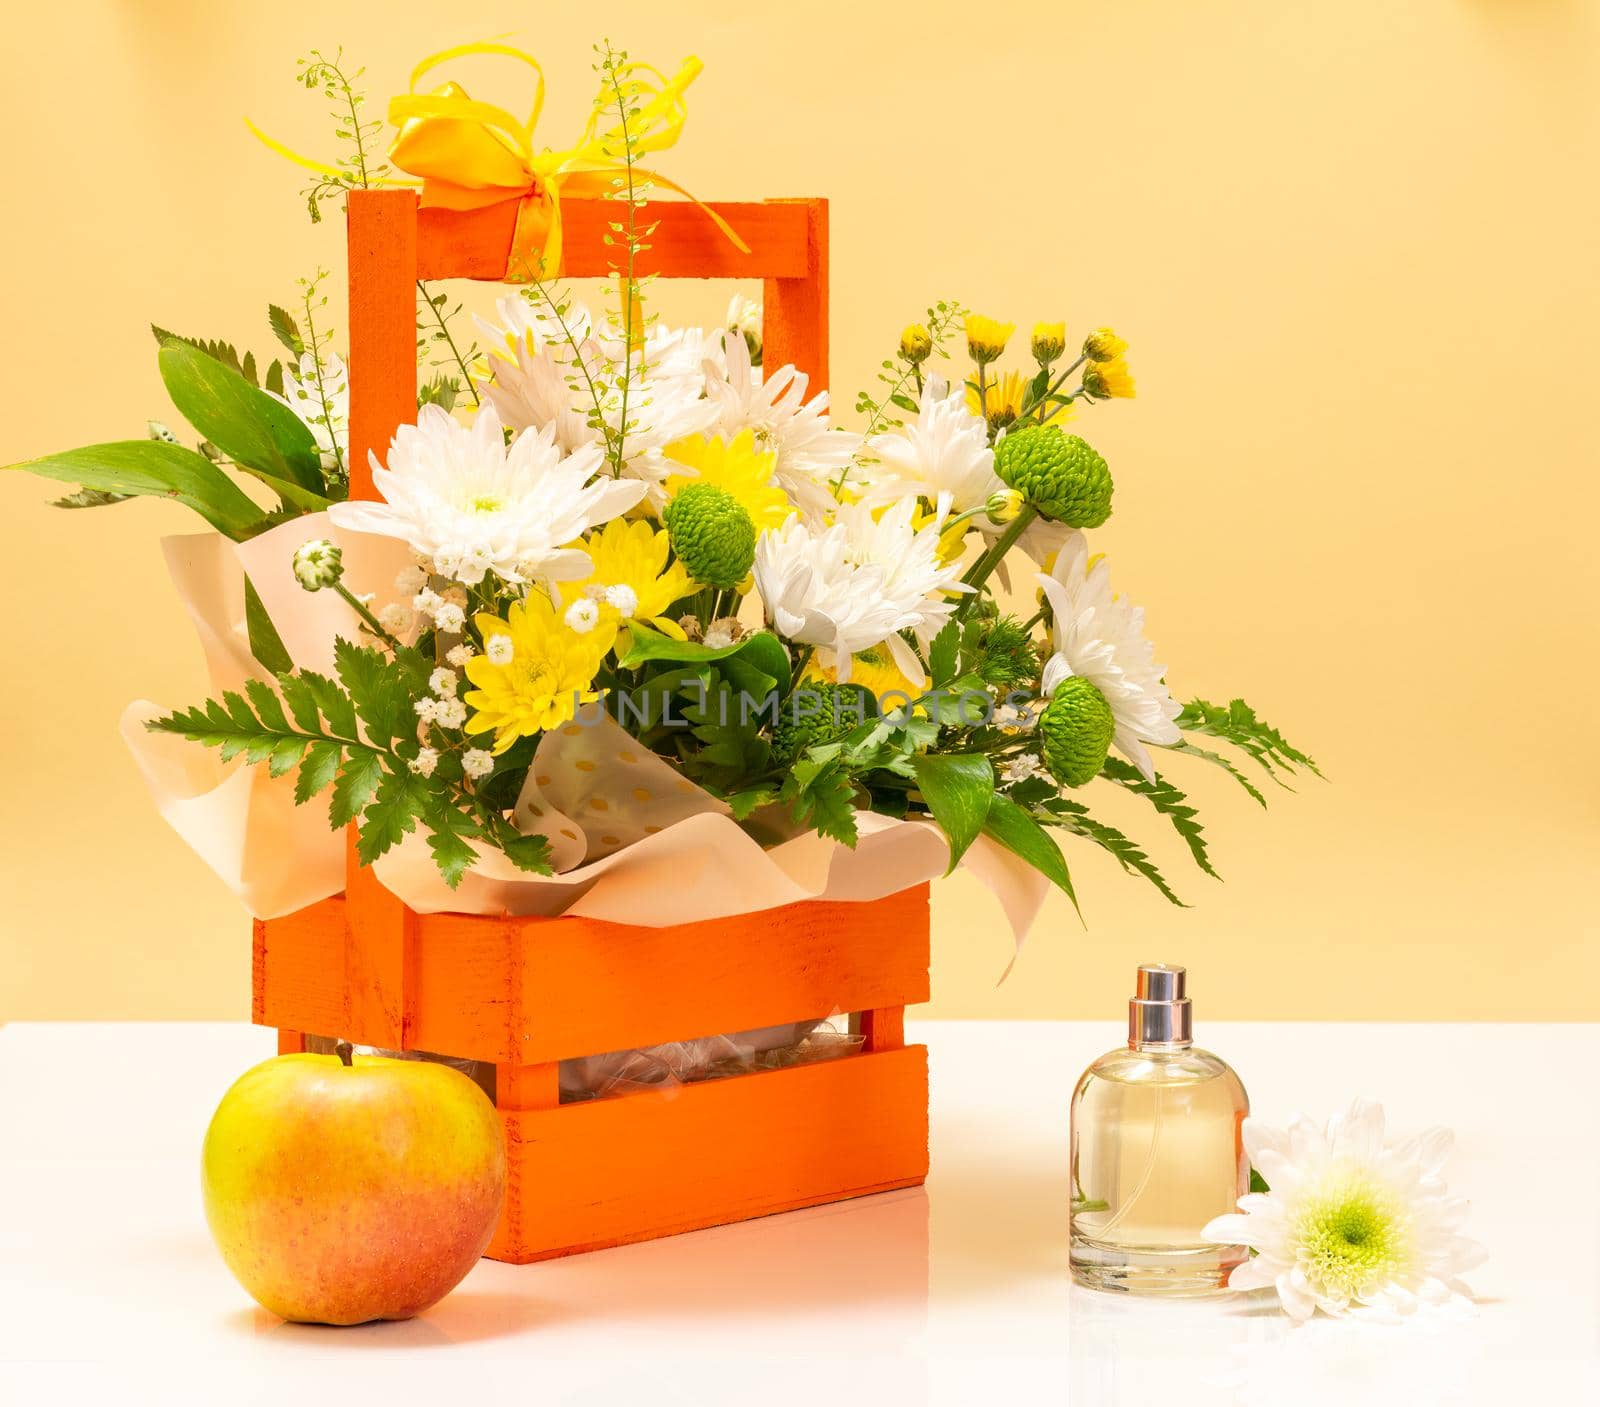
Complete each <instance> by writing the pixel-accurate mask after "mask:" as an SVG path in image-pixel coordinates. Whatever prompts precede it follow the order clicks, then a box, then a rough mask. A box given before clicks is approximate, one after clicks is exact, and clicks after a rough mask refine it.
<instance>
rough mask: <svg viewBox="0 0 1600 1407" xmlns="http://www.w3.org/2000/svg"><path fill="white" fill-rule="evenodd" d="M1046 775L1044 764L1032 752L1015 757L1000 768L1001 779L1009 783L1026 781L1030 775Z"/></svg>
mask: <svg viewBox="0 0 1600 1407" xmlns="http://www.w3.org/2000/svg"><path fill="white" fill-rule="evenodd" d="M1044 775H1045V770H1044V765H1043V764H1042V763H1041V762H1040V761H1039V759H1038V758H1037V757H1035V756H1034V755H1033V754H1032V753H1031V752H1025V753H1023V754H1022V755H1021V756H1020V757H1013V758H1012V759H1011V760H1010V761H1009V762H1007V763H1005V764H1004V765H1003V766H1002V767H1001V768H1000V780H1001V781H1002V782H1008V783H1016V782H1025V781H1027V780H1028V778H1029V777H1040V776H1044Z"/></svg>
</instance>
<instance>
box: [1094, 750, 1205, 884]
mask: <svg viewBox="0 0 1600 1407" xmlns="http://www.w3.org/2000/svg"><path fill="white" fill-rule="evenodd" d="M1100 770H1101V773H1102V775H1104V776H1106V777H1109V778H1110V779H1111V780H1112V781H1113V782H1115V783H1116V784H1117V785H1118V786H1120V787H1125V788H1126V789H1127V790H1129V791H1131V792H1134V793H1135V794H1136V795H1138V796H1142V797H1144V798H1145V800H1146V801H1148V802H1149V803H1150V804H1151V805H1152V806H1154V807H1155V808H1156V810H1157V811H1159V812H1160V813H1161V814H1162V815H1163V816H1165V817H1167V818H1168V820H1170V821H1171V822H1172V828H1173V829H1174V830H1175V831H1177V832H1178V834H1179V835H1181V836H1182V837H1183V843H1184V844H1185V845H1187V846H1188V847H1189V853H1190V854H1191V855H1193V856H1194V862H1195V864H1197V865H1199V866H1200V868H1201V869H1203V870H1204V871H1205V872H1206V873H1207V874H1208V875H1210V876H1211V877H1212V879H1221V878H1222V876H1221V875H1219V874H1218V873H1217V872H1216V870H1214V869H1212V867H1211V859H1210V857H1209V856H1208V855H1207V853H1206V838H1205V833H1204V832H1203V831H1202V829H1201V827H1200V822H1199V821H1197V820H1196V819H1195V817H1196V815H1197V814H1198V813H1197V812H1196V811H1195V809H1194V807H1192V806H1190V805H1188V804H1187V803H1188V797H1186V796H1185V795H1184V794H1183V793H1182V792H1181V791H1179V790H1178V789H1177V787H1175V786H1173V785H1172V783H1171V782H1169V781H1168V780H1167V779H1166V778H1165V777H1163V776H1162V775H1161V774H1160V773H1157V774H1156V779H1155V781H1153V782H1150V781H1146V780H1145V776H1144V773H1142V772H1141V771H1140V770H1139V769H1138V768H1137V767H1135V766H1133V765H1132V764H1131V763H1128V762H1124V761H1123V760H1122V759H1121V758H1120V757H1108V758H1106V762H1105V766H1104V767H1102V768H1101V769H1100Z"/></svg>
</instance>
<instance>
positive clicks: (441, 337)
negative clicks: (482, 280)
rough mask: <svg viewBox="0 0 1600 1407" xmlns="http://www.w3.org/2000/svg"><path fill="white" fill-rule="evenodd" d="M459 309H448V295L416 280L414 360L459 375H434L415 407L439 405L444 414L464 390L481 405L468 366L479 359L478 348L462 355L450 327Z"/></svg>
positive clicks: (468, 347)
mask: <svg viewBox="0 0 1600 1407" xmlns="http://www.w3.org/2000/svg"><path fill="white" fill-rule="evenodd" d="M461 312H462V305H461V303H459V302H457V303H456V305H455V306H454V307H451V306H450V295H449V294H448V293H435V292H433V291H432V290H431V289H430V288H429V287H428V285H427V284H426V283H424V282H423V281H422V280H421V279H418V280H417V356H418V359H419V360H427V361H428V363H429V365H431V366H433V367H435V368H438V367H451V368H453V369H454V371H455V372H456V373H459V378H460V379H459V380H458V379H457V377H456V376H455V375H447V374H446V373H445V372H443V371H436V373H435V375H434V377H433V379H432V380H430V381H428V382H427V383H425V384H424V385H423V386H422V387H421V388H420V389H419V391H418V393H417V404H418V405H419V406H422V405H430V404H431V405H438V406H442V407H443V408H444V409H445V410H451V409H453V408H454V407H455V403H456V399H457V397H458V396H459V395H460V394H461V392H462V390H463V389H464V390H465V391H466V392H467V394H468V395H470V396H471V397H472V403H473V405H482V404H483V401H482V399H481V398H480V397H479V395H478V388H477V386H475V385H474V384H473V380H472V371H471V364H472V362H473V361H474V360H475V359H476V358H477V356H478V344H477V343H476V342H472V343H469V344H468V346H467V348H466V350H465V351H462V349H461V347H460V346H459V345H458V344H457V342H456V338H455V333H454V332H452V331H451V327H450V325H451V323H453V322H454V321H455V320H456V319H457V318H459V317H460V316H461Z"/></svg>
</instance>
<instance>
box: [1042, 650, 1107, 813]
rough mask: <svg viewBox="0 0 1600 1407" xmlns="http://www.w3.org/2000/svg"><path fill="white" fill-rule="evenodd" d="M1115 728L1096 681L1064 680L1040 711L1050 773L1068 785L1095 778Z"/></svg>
mask: <svg viewBox="0 0 1600 1407" xmlns="http://www.w3.org/2000/svg"><path fill="white" fill-rule="evenodd" d="M1115 728H1116V720H1115V719H1114V718H1112V716H1111V705H1110V704H1108V703H1107V702H1106V699H1105V695H1104V694H1102V693H1101V692H1100V691H1099V690H1098V689H1097V688H1095V686H1094V685H1093V684H1091V683H1090V682H1089V681H1088V680H1087V679H1084V678H1081V677H1080V676H1078V675H1073V676H1072V677H1071V678H1069V679H1064V680H1062V681H1061V684H1060V686H1059V687H1058V688H1057V689H1056V691H1055V693H1054V694H1052V695H1051V696H1050V702H1049V703H1048V704H1046V705H1045V709H1044V712H1043V713H1041V714H1040V715H1039V724H1038V729H1039V741H1040V744H1041V748H1040V751H1041V753H1042V755H1043V757H1044V765H1045V766H1046V767H1047V768H1049V769H1050V775H1051V776H1052V777H1054V778H1055V779H1056V780H1057V781H1058V782H1060V783H1061V784H1062V785H1063V786H1069V787H1081V786H1082V785H1083V784H1084V783H1085V782H1090V781H1093V780H1094V779H1095V778H1096V777H1097V776H1099V775H1100V769H1101V768H1102V767H1103V766H1105V761H1106V754H1107V753H1108V752H1109V751H1110V750H1111V734H1112V733H1113V731H1115Z"/></svg>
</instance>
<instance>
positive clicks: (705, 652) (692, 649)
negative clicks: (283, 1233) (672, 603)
mask: <svg viewBox="0 0 1600 1407" xmlns="http://www.w3.org/2000/svg"><path fill="white" fill-rule="evenodd" d="M628 636H629V642H628V650H627V653H626V654H625V655H623V657H622V659H621V660H619V661H618V663H619V664H620V665H621V666H622V667H623V668H624V669H633V668H636V667H637V666H639V665H641V664H644V663H646V662H647V661H649V660H672V661H674V662H675V663H678V664H699V663H702V662H709V661H712V660H727V659H732V658H735V657H737V658H738V659H740V660H742V661H743V662H744V663H745V664H747V665H752V666H754V667H755V668H756V669H759V670H760V671H761V672H762V673H763V674H766V675H769V676H771V677H772V678H773V679H776V680H777V681H778V688H779V690H780V691H781V692H783V693H788V691H789V678H790V664H789V651H788V649H787V648H786V647H785V646H784V644H783V642H782V641H781V640H779V639H778V637H777V636H776V635H774V634H773V633H772V632H771V631H770V630H758V631H756V632H755V633H754V634H753V635H747V636H745V638H744V639H743V640H740V641H738V642H737V643H736V644H732V645H723V646H720V647H719V648H716V649H712V648H711V647H709V646H706V645H701V644H698V643H696V642H695V641H693V640H674V639H673V638H672V637H671V636H670V635H663V634H661V633H660V631H656V630H651V629H650V628H649V627H648V626H645V625H640V624H639V623H638V622H637V621H633V622H630V623H629V625H628ZM735 683H736V681H735ZM736 687H737V683H736Z"/></svg>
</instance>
